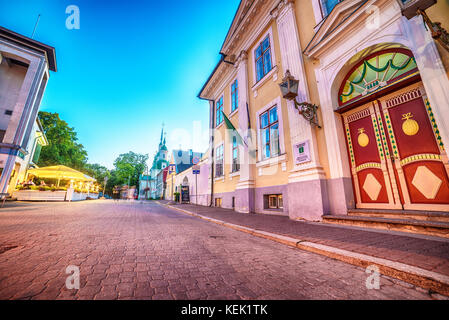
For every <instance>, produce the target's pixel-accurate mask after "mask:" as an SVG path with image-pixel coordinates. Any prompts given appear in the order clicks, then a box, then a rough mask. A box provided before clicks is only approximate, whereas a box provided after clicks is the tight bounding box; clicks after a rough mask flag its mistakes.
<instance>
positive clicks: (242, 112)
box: [236, 51, 255, 189]
mask: <svg viewBox="0 0 449 320" xmlns="http://www.w3.org/2000/svg"><path fill="white" fill-rule="evenodd" d="M236 68H237V82H238V108H239V113H238V115H239V133H240V135H241V136H242V138H243V140H244V141H245V142H246V143H247V145H248V146H240V149H239V151H240V161H241V164H240V182H241V183H239V185H238V186H237V188H238V189H240V188H248V187H249V185H248V184H252V183H253V181H252V180H253V174H252V170H251V164H253V163H254V161H255V160H254V159H252V157H251V154H250V150H251V149H252V144H253V143H252V142H253V141H252V139H254V138H255V137H252V139H248V138H247V137H248V121H249V119H248V111H247V109H246V104H247V103H249V97H248V89H249V88H248V55H247V53H246V52H245V51H242V52H241V53H240V56H239V58H238V60H237V63H236ZM248 107H249V106H248ZM249 133H250V132H249Z"/></svg>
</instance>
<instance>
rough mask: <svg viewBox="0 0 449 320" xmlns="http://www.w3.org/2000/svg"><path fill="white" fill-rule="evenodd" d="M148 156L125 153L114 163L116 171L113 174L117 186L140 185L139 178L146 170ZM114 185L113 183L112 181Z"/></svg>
mask: <svg viewBox="0 0 449 320" xmlns="http://www.w3.org/2000/svg"><path fill="white" fill-rule="evenodd" d="M147 160H148V154H138V153H134V152H132V151H130V152H128V153H123V154H121V155H119V156H118V158H117V159H115V161H114V166H115V170H114V172H113V175H114V180H115V181H116V184H128V180H129V184H130V185H131V186H137V187H138V185H139V176H140V175H141V174H142V173H143V171H144V169H145V163H146V162H147ZM111 183H112V181H111Z"/></svg>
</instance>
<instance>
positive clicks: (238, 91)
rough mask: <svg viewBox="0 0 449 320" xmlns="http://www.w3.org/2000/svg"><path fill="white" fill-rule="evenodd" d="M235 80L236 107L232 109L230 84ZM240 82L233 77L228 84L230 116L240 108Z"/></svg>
mask: <svg viewBox="0 0 449 320" xmlns="http://www.w3.org/2000/svg"><path fill="white" fill-rule="evenodd" d="M235 81H237V108H236V109H235V110H234V111H232V85H233V84H234V82H235ZM239 87H240V83H239V79H238V77H234V78H232V80H231V83H230V84H229V117H228V118H231V117H232V116H233V115H234V114H236V113H237V112H238V111H239V109H240V88H239Z"/></svg>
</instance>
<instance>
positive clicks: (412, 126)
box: [402, 112, 419, 136]
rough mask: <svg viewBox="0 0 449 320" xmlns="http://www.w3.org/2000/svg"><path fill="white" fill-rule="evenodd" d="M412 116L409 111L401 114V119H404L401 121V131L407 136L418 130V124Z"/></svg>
mask: <svg viewBox="0 0 449 320" xmlns="http://www.w3.org/2000/svg"><path fill="white" fill-rule="evenodd" d="M411 118H413V114H412V113H411V112H409V113H405V114H403V115H402V120H405V121H404V122H403V123H402V131H404V133H405V134H406V135H408V136H414V135H415V134H417V133H418V131H419V124H418V122H416V121H415V120H413V119H411Z"/></svg>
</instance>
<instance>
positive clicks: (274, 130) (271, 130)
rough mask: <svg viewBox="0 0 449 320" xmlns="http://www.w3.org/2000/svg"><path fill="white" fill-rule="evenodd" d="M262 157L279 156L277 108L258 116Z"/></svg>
mask: <svg viewBox="0 0 449 320" xmlns="http://www.w3.org/2000/svg"><path fill="white" fill-rule="evenodd" d="M260 131H261V132H260V133H261V141H262V157H263V158H264V159H267V158H271V157H275V156H278V155H279V121H278V113H277V106H274V107H272V108H271V109H268V110H267V111H265V112H264V113H262V114H261V115H260Z"/></svg>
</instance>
